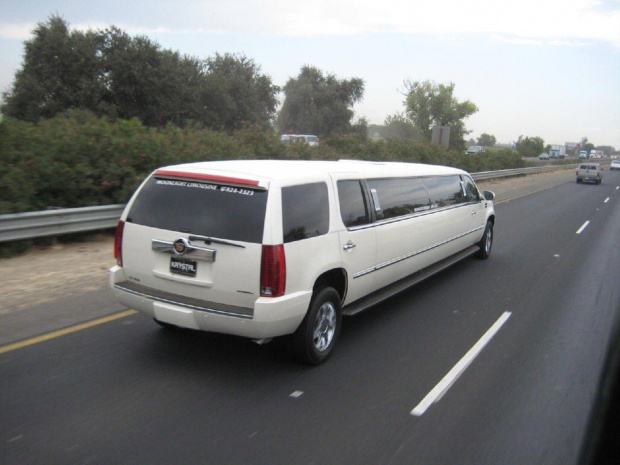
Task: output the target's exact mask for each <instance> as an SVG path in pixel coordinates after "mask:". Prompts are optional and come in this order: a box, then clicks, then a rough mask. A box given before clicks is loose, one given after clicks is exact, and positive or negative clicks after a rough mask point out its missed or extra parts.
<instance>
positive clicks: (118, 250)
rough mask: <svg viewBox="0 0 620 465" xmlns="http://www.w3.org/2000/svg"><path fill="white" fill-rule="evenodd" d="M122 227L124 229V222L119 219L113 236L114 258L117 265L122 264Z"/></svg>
mask: <svg viewBox="0 0 620 465" xmlns="http://www.w3.org/2000/svg"><path fill="white" fill-rule="evenodd" d="M123 229H125V222H124V221H122V220H121V221H119V222H118V226H117V227H116V235H115V236H114V258H116V264H117V265H118V266H123Z"/></svg>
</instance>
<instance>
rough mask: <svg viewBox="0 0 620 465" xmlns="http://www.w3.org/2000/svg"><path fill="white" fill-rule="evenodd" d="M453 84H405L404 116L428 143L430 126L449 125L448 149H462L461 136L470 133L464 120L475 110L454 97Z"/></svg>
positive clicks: (462, 137) (406, 82)
mask: <svg viewBox="0 0 620 465" xmlns="http://www.w3.org/2000/svg"><path fill="white" fill-rule="evenodd" d="M454 86H455V85H454V84H453V83H450V84H436V83H435V82H432V81H429V80H427V81H413V82H412V81H405V89H406V94H405V95H406V99H405V112H406V114H407V117H408V118H409V119H410V120H411V121H412V122H413V124H414V125H415V126H416V127H417V128H418V129H419V130H420V131H421V132H422V134H423V135H424V137H425V138H426V140H429V141H430V140H431V135H432V130H433V126H435V125H440V126H450V148H455V149H457V150H464V148H465V140H464V139H465V136H466V135H467V134H469V133H470V132H471V131H467V129H466V128H465V122H464V120H465V119H466V118H468V117H469V116H471V115H473V114H474V113H476V112H477V111H478V107H477V106H476V105H475V104H474V103H473V102H471V101H469V100H466V101H464V102H459V101H458V100H457V99H456V98H455V97H454Z"/></svg>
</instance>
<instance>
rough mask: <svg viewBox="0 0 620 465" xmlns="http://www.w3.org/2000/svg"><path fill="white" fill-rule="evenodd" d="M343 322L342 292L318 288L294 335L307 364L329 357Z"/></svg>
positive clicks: (297, 351) (296, 350)
mask: <svg viewBox="0 0 620 465" xmlns="http://www.w3.org/2000/svg"><path fill="white" fill-rule="evenodd" d="M341 324H342V315H341V312H340V295H339V294H338V293H337V292H336V291H335V290H334V289H333V288H331V287H325V288H323V289H320V290H318V291H316V292H315V294H314V296H313V297H312V300H311V301H310V307H309V308H308V313H307V314H306V317H305V318H304V320H303V321H302V323H301V325H300V326H299V328H297V331H296V332H295V333H294V334H293V345H294V349H295V352H296V355H297V358H298V359H299V360H300V361H301V362H303V363H306V364H308V365H319V364H321V363H323V362H324V361H325V360H327V359H328V358H329V356H330V355H331V353H332V352H333V350H334V346H335V345H336V341H337V340H338V335H339V334H340V326H341Z"/></svg>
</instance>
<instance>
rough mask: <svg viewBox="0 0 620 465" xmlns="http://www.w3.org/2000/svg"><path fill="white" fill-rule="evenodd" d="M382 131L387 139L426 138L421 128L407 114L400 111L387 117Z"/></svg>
mask: <svg viewBox="0 0 620 465" xmlns="http://www.w3.org/2000/svg"><path fill="white" fill-rule="evenodd" d="M382 133H383V134H382V135H383V137H384V138H385V139H405V140H414V141H422V140H424V136H423V135H422V132H421V131H420V129H419V128H418V127H416V126H414V124H413V123H412V122H411V121H410V120H409V119H408V118H407V117H406V116H405V115H403V114H399V113H397V114H395V115H392V116H388V117H386V118H385V122H384V126H383V130H382Z"/></svg>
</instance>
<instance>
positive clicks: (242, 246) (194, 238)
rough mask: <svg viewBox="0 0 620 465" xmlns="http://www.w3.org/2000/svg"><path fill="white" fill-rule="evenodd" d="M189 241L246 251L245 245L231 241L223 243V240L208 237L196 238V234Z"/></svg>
mask: <svg viewBox="0 0 620 465" xmlns="http://www.w3.org/2000/svg"><path fill="white" fill-rule="evenodd" d="M189 240H190V241H204V243H205V244H207V245H210V244H211V243H213V244H223V245H231V246H233V247H239V248H241V249H245V245H241V244H236V243H234V242H229V241H223V240H221V239H213V238H212V237H207V236H196V235H194V234H191V235H190V236H189Z"/></svg>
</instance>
